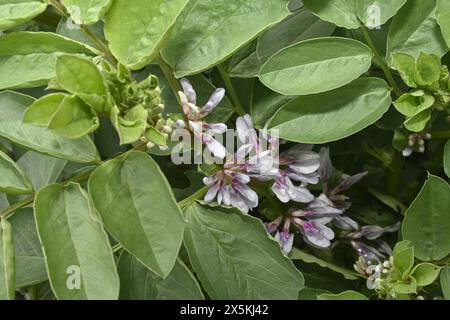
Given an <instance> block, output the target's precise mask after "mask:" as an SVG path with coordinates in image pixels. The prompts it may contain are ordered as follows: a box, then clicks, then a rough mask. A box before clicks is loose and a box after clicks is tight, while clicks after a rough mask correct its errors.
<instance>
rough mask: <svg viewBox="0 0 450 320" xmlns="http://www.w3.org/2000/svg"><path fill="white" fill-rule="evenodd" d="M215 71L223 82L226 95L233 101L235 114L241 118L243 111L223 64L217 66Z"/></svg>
mask: <svg viewBox="0 0 450 320" xmlns="http://www.w3.org/2000/svg"><path fill="white" fill-rule="evenodd" d="M217 70H219V73H220V75H221V76H222V79H223V81H224V82H225V86H226V88H227V91H228V93H229V94H230V97H231V100H232V101H233V104H234V108H235V111H236V113H238V114H239V115H241V116H243V115H245V114H246V112H245V109H244V107H242V104H241V102H240V100H239V97H238V95H237V93H236V90H235V89H234V86H233V82H232V81H231V78H230V76H229V75H228V72H227V71H226V70H225V67H224V66H223V64H219V65H218V66H217Z"/></svg>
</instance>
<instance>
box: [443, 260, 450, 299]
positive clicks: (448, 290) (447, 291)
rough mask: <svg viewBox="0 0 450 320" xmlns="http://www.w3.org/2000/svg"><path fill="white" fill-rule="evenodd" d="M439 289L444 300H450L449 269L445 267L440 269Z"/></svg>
mask: <svg viewBox="0 0 450 320" xmlns="http://www.w3.org/2000/svg"><path fill="white" fill-rule="evenodd" d="M441 287H442V292H443V293H444V297H445V300H450V267H445V268H443V269H442V272H441Z"/></svg>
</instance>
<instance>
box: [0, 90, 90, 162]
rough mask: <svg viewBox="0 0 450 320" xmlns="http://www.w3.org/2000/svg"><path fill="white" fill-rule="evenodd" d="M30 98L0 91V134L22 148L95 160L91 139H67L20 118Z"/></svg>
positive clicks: (71, 158)
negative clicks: (24, 121)
mask: <svg viewBox="0 0 450 320" xmlns="http://www.w3.org/2000/svg"><path fill="white" fill-rule="evenodd" d="M33 101H34V99H33V98H31V97H29V96H25V95H22V94H19V93H15V92H11V91H5V92H1V93H0V136H1V137H3V138H6V139H8V140H10V141H12V142H13V143H16V144H18V145H20V146H22V147H24V148H27V149H31V150H33V151H36V152H39V153H43V154H46V155H49V156H52V157H56V158H61V159H66V160H70V161H74V162H79V163H92V162H97V161H98V154H97V150H96V148H95V146H94V144H93V143H92V141H91V139H89V138H87V137H86V138H83V139H78V140H71V139H66V138H63V137H60V136H58V135H56V134H54V133H53V132H51V131H50V130H47V129H44V128H39V127H36V126H33V125H29V124H26V123H23V122H22V118H23V114H24V111H25V109H26V107H27V106H29V105H30V104H32V103H33Z"/></svg>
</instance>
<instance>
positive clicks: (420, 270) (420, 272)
mask: <svg viewBox="0 0 450 320" xmlns="http://www.w3.org/2000/svg"><path fill="white" fill-rule="evenodd" d="M440 272H441V268H440V267H438V266H436V265H434V264H432V263H421V264H418V265H417V266H415V267H414V269H413V270H412V272H411V276H412V277H414V279H416V281H417V286H419V287H425V286H428V285H430V284H432V283H433V282H434V281H435V280H436V279H437V278H438V276H439V273H440Z"/></svg>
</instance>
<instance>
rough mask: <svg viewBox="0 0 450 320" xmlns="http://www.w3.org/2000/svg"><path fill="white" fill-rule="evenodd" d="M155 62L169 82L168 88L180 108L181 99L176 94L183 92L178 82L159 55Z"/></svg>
mask: <svg viewBox="0 0 450 320" xmlns="http://www.w3.org/2000/svg"><path fill="white" fill-rule="evenodd" d="M157 62H158V65H159V67H160V68H161V71H162V72H163V73H164V76H165V77H166V79H167V81H169V85H170V88H171V89H172V92H173V94H174V95H175V98H176V99H177V101H178V103H179V104H180V106H181V99H180V97H179V96H178V92H179V91H183V88H181V84H180V82H179V81H178V80H177V79H176V78H175V75H174V73H173V70H172V68H171V67H170V66H169V65H168V64H167V63H166V62H165V61H164V59H163V58H162V56H161V54H160V55H159V56H158V58H157Z"/></svg>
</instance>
